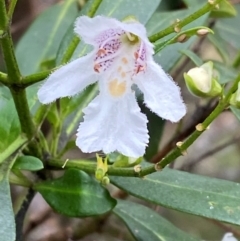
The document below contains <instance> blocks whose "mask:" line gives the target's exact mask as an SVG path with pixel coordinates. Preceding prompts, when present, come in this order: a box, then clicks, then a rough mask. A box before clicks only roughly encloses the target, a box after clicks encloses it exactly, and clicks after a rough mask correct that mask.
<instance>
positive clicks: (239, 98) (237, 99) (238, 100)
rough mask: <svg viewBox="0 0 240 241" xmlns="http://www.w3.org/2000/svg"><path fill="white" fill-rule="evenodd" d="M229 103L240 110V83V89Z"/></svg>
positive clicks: (239, 86)
mask: <svg viewBox="0 0 240 241" xmlns="http://www.w3.org/2000/svg"><path fill="white" fill-rule="evenodd" d="M229 103H230V105H232V106H235V107H237V108H239V109H240V83H238V89H237V91H236V92H235V93H233V94H232V96H231V98H230V101H229Z"/></svg>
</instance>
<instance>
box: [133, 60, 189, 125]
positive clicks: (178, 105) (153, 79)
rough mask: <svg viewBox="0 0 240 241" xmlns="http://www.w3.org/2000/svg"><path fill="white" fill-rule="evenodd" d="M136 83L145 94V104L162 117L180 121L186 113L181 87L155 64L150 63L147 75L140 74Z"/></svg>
mask: <svg viewBox="0 0 240 241" xmlns="http://www.w3.org/2000/svg"><path fill="white" fill-rule="evenodd" d="M135 79H136V80H135V83H136V84H137V85H138V87H139V89H140V90H141V91H142V92H143V94H144V102H145V104H146V105H147V106H148V107H149V109H151V110H152V111H153V112H155V113H156V114H158V115H159V116H160V117H162V118H164V119H167V120H170V121H172V122H177V121H179V120H180V119H181V118H182V117H183V116H184V115H185V113H186V106H185V105H184V103H183V101H182V98H181V94H180V89H179V87H178V86H177V85H176V84H175V83H174V82H173V80H172V79H171V77H170V76H168V75H167V74H166V73H165V72H164V70H163V69H162V68H161V67H160V66H159V65H157V64H156V63H154V62H148V65H147V70H146V72H145V73H139V74H138V75H137V76H136V78H135Z"/></svg>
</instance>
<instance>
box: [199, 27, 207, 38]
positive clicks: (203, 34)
mask: <svg viewBox="0 0 240 241" xmlns="http://www.w3.org/2000/svg"><path fill="white" fill-rule="evenodd" d="M208 33H209V30H208V29H205V28H202V29H199V30H198V31H197V35H198V36H199V37H202V36H205V35H207V34H208Z"/></svg>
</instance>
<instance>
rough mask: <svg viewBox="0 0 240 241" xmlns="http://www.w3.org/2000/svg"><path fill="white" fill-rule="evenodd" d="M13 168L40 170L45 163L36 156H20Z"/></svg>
mask: <svg viewBox="0 0 240 241" xmlns="http://www.w3.org/2000/svg"><path fill="white" fill-rule="evenodd" d="M12 169H19V170H29V171H38V170H41V169H43V163H42V161H41V160H40V159H38V158H36V157H34V156H20V157H18V158H17V160H16V161H15V162H14V165H13V167H12Z"/></svg>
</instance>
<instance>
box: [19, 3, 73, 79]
mask: <svg viewBox="0 0 240 241" xmlns="http://www.w3.org/2000/svg"><path fill="white" fill-rule="evenodd" d="M76 16H77V1H76V0H66V1H64V2H61V3H59V4H56V5H54V6H53V7H51V8H49V9H47V10H46V11H45V12H43V13H42V14H41V15H40V16H39V17H38V18H37V19H36V20H35V21H34V23H33V24H32V25H31V26H30V28H29V29H28V31H27V32H26V33H25V34H24V35H23V37H22V38H21V40H20V41H19V43H18V45H17V48H16V57H17V60H18V63H19V67H20V70H21V73H22V74H23V75H27V74H31V73H35V72H36V71H39V70H40V67H41V64H43V65H45V67H46V63H47V61H52V59H54V58H55V57H56V53H57V50H58V48H59V45H60V43H61V40H62V38H63V36H64V34H65V32H66V31H67V29H68V27H69V26H70V25H72V24H73V21H74V19H75V18H76ZM51 65H52V63H51ZM51 67H52V66H51Z"/></svg>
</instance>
